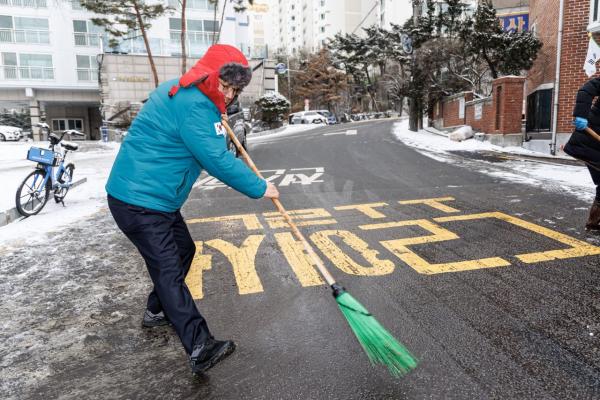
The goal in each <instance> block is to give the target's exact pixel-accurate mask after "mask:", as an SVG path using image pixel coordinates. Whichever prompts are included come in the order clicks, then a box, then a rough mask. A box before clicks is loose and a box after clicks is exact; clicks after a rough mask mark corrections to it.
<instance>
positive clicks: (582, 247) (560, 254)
mask: <svg viewBox="0 0 600 400" xmlns="http://www.w3.org/2000/svg"><path fill="white" fill-rule="evenodd" d="M484 218H497V219H500V220H502V221H506V222H508V223H511V224H513V225H516V226H520V227H521V228H524V229H527V230H530V231H532V232H535V233H539V234H540V235H543V236H546V237H549V238H550V239H554V240H556V241H557V242H560V243H563V244H566V245H567V246H570V248H568V249H561V250H549V251H540V252H533V253H524V254H517V255H516V256H515V257H517V258H518V259H519V260H521V261H523V262H524V263H527V264H531V263H536V262H542V261H550V260H560V259H565V258H575V257H583V256H592V255H597V254H600V247H597V246H593V245H591V244H589V243H586V242H583V241H581V240H577V239H575V238H572V237H570V236H567V235H565V234H563V233H560V232H556V231H553V230H552V229H548V228H544V227H543V226H540V225H536V224H534V223H531V222H527V221H524V220H522V219H520V218H517V217H513V216H512V215H508V214H504V213H501V212H487V213H480V214H470V215H457V216H453V217H440V218H434V220H435V221H438V222H449V221H467V220H473V219H484Z"/></svg>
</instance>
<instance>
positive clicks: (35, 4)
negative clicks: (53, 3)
mask: <svg viewBox="0 0 600 400" xmlns="http://www.w3.org/2000/svg"><path fill="white" fill-rule="evenodd" d="M0 6H13V7H27V8H48V5H47V4H46V0H0Z"/></svg>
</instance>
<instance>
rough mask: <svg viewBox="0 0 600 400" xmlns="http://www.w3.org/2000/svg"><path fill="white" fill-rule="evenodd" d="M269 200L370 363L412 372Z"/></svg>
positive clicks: (398, 347) (404, 353) (410, 361)
mask: <svg viewBox="0 0 600 400" xmlns="http://www.w3.org/2000/svg"><path fill="white" fill-rule="evenodd" d="M223 126H225V129H226V130H227V133H228V135H229V138H230V139H231V141H233V143H235V146H236V147H237V149H238V151H239V152H240V154H242V156H243V157H244V159H245V160H246V162H247V163H248V166H249V167H250V168H251V169H252V170H253V171H254V173H256V175H258V176H260V177H261V178H262V175H261V173H260V171H259V170H258V168H256V165H255V164H254V162H253V161H252V159H251V158H250V156H249V155H248V153H247V152H246V150H245V149H244V147H243V146H242V145H241V144H240V142H239V140H238V139H237V137H236V136H235V134H234V133H233V131H232V130H231V128H230V127H229V124H227V122H226V121H225V118H224V120H223ZM271 200H272V201H273V203H274V204H275V207H277V210H279V212H280V213H281V215H282V216H283V218H284V219H285V220H286V222H287V223H288V224H289V226H290V228H291V229H292V232H293V234H294V235H295V236H296V238H297V239H298V240H300V242H301V243H302V245H303V246H304V250H306V253H308V255H309V256H310V258H311V259H312V261H313V262H314V264H315V266H316V267H317V269H318V270H319V272H320V273H321V275H322V276H323V278H325V281H326V282H327V284H328V285H329V286H330V287H331V289H332V291H333V297H334V298H335V301H336V302H337V304H338V306H339V307H340V311H341V312H342V314H343V315H344V317H346V320H347V321H348V324H349V325H350V328H352V331H353V332H354V335H355V336H356V338H357V339H358V342H359V343H360V345H361V346H362V348H363V349H364V350H365V352H366V353H367V356H368V357H369V360H370V361H371V363H372V364H383V365H385V366H386V367H387V368H388V370H389V371H390V373H391V374H392V375H394V376H402V375H404V374H406V373H407V372H409V371H410V370H412V369H414V368H415V367H416V366H417V361H416V359H415V358H414V357H413V356H412V355H411V354H410V352H409V351H408V350H407V349H406V347H404V346H403V345H402V344H401V343H400V342H398V341H397V340H396V339H395V338H394V337H393V336H392V334H391V333H389V332H388V331H387V330H386V329H385V328H384V327H383V326H382V325H381V324H380V323H379V322H378V321H377V320H376V319H375V317H373V315H371V313H370V312H369V311H367V309H366V308H365V307H364V306H363V305H362V304H360V303H359V302H358V300H356V299H355V298H354V297H352V296H351V295H350V293H348V292H346V290H345V289H344V288H343V287H342V286H341V285H339V284H338V283H336V281H335V279H334V278H333V276H332V275H331V274H330V273H329V271H328V270H327V269H326V268H325V265H324V264H323V262H322V261H321V259H320V258H319V256H318V255H317V253H315V251H314V250H313V249H312V247H311V246H310V244H309V243H308V241H307V240H306V239H305V238H304V235H302V233H301V232H300V231H299V230H298V228H297V227H296V224H295V223H294V221H292V218H291V217H290V216H289V214H288V213H287V211H286V210H285V208H283V205H282V204H281V202H280V201H279V200H278V199H271Z"/></svg>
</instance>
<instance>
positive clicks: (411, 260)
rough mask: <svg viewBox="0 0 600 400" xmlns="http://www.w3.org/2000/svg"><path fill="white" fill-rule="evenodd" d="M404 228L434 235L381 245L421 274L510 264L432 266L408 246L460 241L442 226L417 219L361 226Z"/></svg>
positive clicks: (481, 262) (498, 261)
mask: <svg viewBox="0 0 600 400" xmlns="http://www.w3.org/2000/svg"><path fill="white" fill-rule="evenodd" d="M403 226H419V227H421V228H423V229H425V230H426V231H429V232H431V233H432V235H427V236H418V237H410V238H403V239H395V240H384V241H381V242H380V243H381V244H382V245H383V246H384V247H385V248H387V249H388V250H389V251H391V252H392V253H393V254H394V255H395V256H396V257H398V258H399V259H401V260H402V261H404V262H405V263H407V264H408V265H409V266H410V267H411V268H413V269H414V270H415V271H417V272H418V273H420V274H427V275H431V274H439V273H443V272H456V271H467V270H472V269H480V268H491V267H506V266H508V265H510V263H509V262H508V261H506V260H504V259H502V258H500V257H491V258H482V259H477V260H469V261H458V262H450V263H440V264H431V263H429V262H427V261H425V260H424V259H423V258H422V257H420V256H418V255H417V254H416V253H415V252H413V251H412V250H410V249H409V248H408V247H407V246H409V245H411V244H423V243H433V242H442V241H446V240H454V239H458V238H459V237H458V235H456V234H455V233H453V232H450V231H449V230H447V229H444V228H442V227H441V226H439V225H437V224H434V223H433V222H431V221H428V220H426V219H416V220H409V221H397V222H387V223H383V224H369V225H361V226H359V228H360V229H363V230H374V229H386V228H395V227H403Z"/></svg>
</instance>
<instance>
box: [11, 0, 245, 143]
mask: <svg viewBox="0 0 600 400" xmlns="http://www.w3.org/2000/svg"><path fill="white" fill-rule="evenodd" d="M164 1H165V5H169V6H171V7H172V8H173V10H172V11H171V12H170V13H169V14H168V15H166V16H163V17H161V18H159V19H157V20H155V21H153V22H152V28H151V29H150V30H149V31H148V36H149V41H150V46H151V50H152V53H153V56H155V57H156V58H157V64H158V65H169V66H172V68H170V69H165V70H163V71H162V72H161V73H160V75H161V79H170V78H174V77H176V76H178V75H179V74H180V71H179V68H177V62H176V61H174V60H170V59H173V58H180V57H181V42H180V40H181V38H180V36H181V18H180V17H179V16H180V3H179V1H178V0H164ZM222 4H223V3H222V1H221V2H219V6H218V10H219V11H220V10H221V9H222V8H221V7H222ZM186 13H187V15H186V19H187V52H188V56H189V57H191V59H192V60H191V62H193V61H194V60H195V59H197V58H199V57H201V56H202V54H203V53H204V52H205V51H206V49H207V48H208V47H209V46H210V44H211V43H212V41H213V37H214V36H215V34H216V32H217V31H218V30H219V29H218V27H219V23H220V17H221V16H220V13H215V9H214V6H212V5H211V4H210V3H209V2H208V0H187V10H186ZM215 15H216V18H215ZM92 17H94V14H92V13H90V12H89V11H87V10H85V9H83V8H82V7H81V5H80V3H79V1H78V0H73V1H71V0H0V109H5V110H13V109H16V110H28V111H29V112H30V115H31V122H32V124H35V123H36V122H38V121H39V120H40V118H43V119H45V120H46V121H47V122H48V123H49V124H50V125H51V126H52V127H53V128H54V129H56V130H63V129H70V128H75V129H79V130H81V131H83V132H84V133H85V134H86V138H88V139H98V138H99V137H100V133H99V127H100V125H101V124H102V118H103V116H102V114H101V110H100V105H101V102H103V101H104V100H107V99H106V98H105V97H106V96H101V86H100V85H99V78H100V75H101V74H99V61H101V60H103V59H105V60H106V58H105V57H104V55H114V54H121V55H123V54H126V55H129V56H137V57H133V58H135V59H136V61H135V62H133V64H135V65H137V66H138V67H136V68H135V70H136V71H138V72H139V74H142V75H144V76H142V77H140V78H139V79H138V82H128V83H133V85H134V86H136V88H137V89H138V90H147V89H148V90H151V89H152V88H153V85H151V84H150V82H151V81H152V79H151V75H149V74H148V73H147V71H149V68H148V66H147V58H146V49H145V47H144V44H143V40H142V38H141V37H140V36H139V35H137V34H135V33H132V34H131V35H130V36H129V37H127V38H124V39H123V40H122V41H121V43H120V44H119V45H118V46H117V47H114V48H111V47H109V46H108V40H107V37H106V35H105V33H104V32H103V30H102V29H101V28H99V27H97V26H95V25H94V24H93V23H92V22H91V18H92ZM249 25H250V20H249V17H248V14H247V13H238V12H235V11H234V9H233V5H232V4H231V3H229V2H227V7H226V9H225V13H224V18H223V26H222V29H221V33H220V38H219V42H220V43H227V44H232V45H235V46H237V47H239V48H240V49H242V50H243V51H245V52H246V54H247V55H248V56H250V55H251V54H250V50H251V45H250V43H249V42H248V38H249V33H248V31H249ZM161 58H168V59H167V60H162V61H161V60H160V59H161ZM113 61H114V60H113ZM111 65H112V63H111ZM188 65H190V64H188ZM123 68H128V66H127V65H124V66H123ZM146 69H147V71H146ZM127 72H129V71H127ZM139 74H138V75H139ZM124 75H125V74H123V73H120V74H117V75H114V76H113V75H110V74H108V75H106V77H107V79H109V80H111V81H117V82H118V81H119V79H120V78H121V77H123V76H124ZM145 81H148V84H146V83H145ZM138 86H139V87H138ZM121 94H122V93H121ZM109 95H110V94H109ZM130 100H131V101H135V99H130ZM104 117H106V116H104ZM34 134H36V131H35V130H34Z"/></svg>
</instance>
